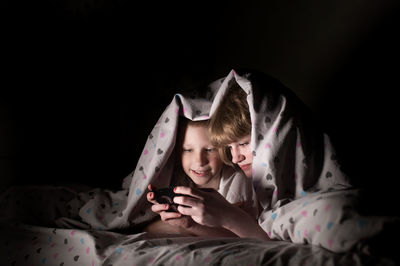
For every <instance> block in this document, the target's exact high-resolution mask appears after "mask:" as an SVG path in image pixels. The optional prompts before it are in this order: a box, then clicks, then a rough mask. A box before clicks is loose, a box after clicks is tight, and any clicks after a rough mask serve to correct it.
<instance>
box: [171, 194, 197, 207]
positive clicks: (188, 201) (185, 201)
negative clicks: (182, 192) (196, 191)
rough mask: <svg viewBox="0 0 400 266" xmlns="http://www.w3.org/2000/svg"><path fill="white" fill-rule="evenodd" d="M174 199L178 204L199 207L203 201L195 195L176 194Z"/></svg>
mask: <svg viewBox="0 0 400 266" xmlns="http://www.w3.org/2000/svg"><path fill="white" fill-rule="evenodd" d="M173 201H174V202H175V203H176V204H178V205H185V206H188V207H192V208H193V207H197V206H198V205H199V203H201V199H199V198H194V197H184V196H175V197H174V199H173Z"/></svg>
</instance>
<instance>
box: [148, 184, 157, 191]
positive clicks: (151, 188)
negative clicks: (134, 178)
mask: <svg viewBox="0 0 400 266" xmlns="http://www.w3.org/2000/svg"><path fill="white" fill-rule="evenodd" d="M147 189H148V190H150V191H154V190H156V187H155V186H153V185H152V184H149V185H148V186H147Z"/></svg>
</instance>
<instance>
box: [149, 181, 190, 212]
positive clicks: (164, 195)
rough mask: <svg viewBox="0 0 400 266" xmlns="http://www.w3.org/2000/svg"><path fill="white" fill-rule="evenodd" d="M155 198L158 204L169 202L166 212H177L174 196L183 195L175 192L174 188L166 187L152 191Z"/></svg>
mask: <svg viewBox="0 0 400 266" xmlns="http://www.w3.org/2000/svg"><path fill="white" fill-rule="evenodd" d="M154 195H155V199H156V201H157V202H158V203H160V204H169V209H168V210H166V211H167V212H178V206H179V205H178V204H176V203H175V202H174V197H176V196H184V195H183V194H176V193H175V192H174V188H172V187H166V188H160V189H157V190H155V191H154Z"/></svg>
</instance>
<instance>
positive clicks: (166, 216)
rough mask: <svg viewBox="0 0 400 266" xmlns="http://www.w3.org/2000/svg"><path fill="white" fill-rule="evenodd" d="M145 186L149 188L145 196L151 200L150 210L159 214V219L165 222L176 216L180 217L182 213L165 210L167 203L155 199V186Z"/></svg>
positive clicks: (167, 206)
mask: <svg viewBox="0 0 400 266" xmlns="http://www.w3.org/2000/svg"><path fill="white" fill-rule="evenodd" d="M147 188H148V189H149V191H150V192H148V193H147V195H146V197H147V201H149V202H151V203H152V204H153V205H152V206H151V210H152V211H153V212H156V213H158V214H159V215H160V217H161V220H162V221H164V222H166V221H168V220H170V219H176V218H180V217H181V216H182V214H180V213H178V212H166V210H168V209H169V205H168V204H159V203H158V202H157V201H156V200H155V196H154V192H153V191H154V190H156V188H155V187H154V186H153V185H151V184H150V185H148V186H147Z"/></svg>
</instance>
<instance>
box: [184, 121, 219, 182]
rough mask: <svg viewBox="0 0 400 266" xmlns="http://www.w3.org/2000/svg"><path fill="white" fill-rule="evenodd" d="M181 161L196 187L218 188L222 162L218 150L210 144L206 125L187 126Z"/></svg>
mask: <svg viewBox="0 0 400 266" xmlns="http://www.w3.org/2000/svg"><path fill="white" fill-rule="evenodd" d="M181 163H182V168H183V171H184V172H185V173H186V175H188V176H189V177H190V179H191V180H192V181H193V182H194V183H195V184H196V185H197V186H198V187H209V188H214V189H218V187H219V180H220V172H221V169H222V164H223V163H222V161H221V159H220V157H219V154H218V150H217V149H216V148H215V147H214V146H213V145H211V142H210V138H209V133H208V128H207V127H204V126H194V125H188V126H187V128H186V131H185V134H184V138H183V143H182V151H181Z"/></svg>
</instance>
